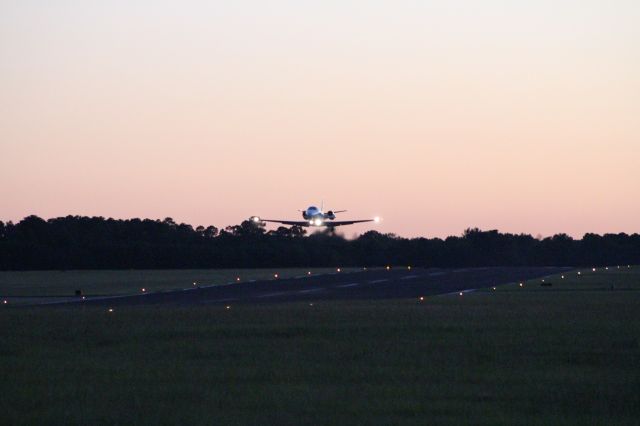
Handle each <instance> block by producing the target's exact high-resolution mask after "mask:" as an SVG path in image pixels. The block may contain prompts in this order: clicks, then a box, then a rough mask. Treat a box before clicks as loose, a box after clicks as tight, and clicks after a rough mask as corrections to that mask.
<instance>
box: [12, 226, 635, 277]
mask: <svg viewBox="0 0 640 426" xmlns="http://www.w3.org/2000/svg"><path fill="white" fill-rule="evenodd" d="M639 261H640V235H639V234H637V233H634V234H630V235H629V234H625V233H619V234H605V235H598V234H592V233H587V234H585V235H584V236H583V237H582V238H581V239H574V238H572V237H571V236H569V235H566V234H556V235H554V236H552V237H547V238H534V237H533V236H531V235H528V234H509V233H500V232H499V231H497V230H489V231H482V230H480V229H478V228H469V229H467V230H465V231H464V233H463V234H462V235H460V236H450V237H447V238H445V239H441V238H421V237H418V238H402V237H398V236H396V235H394V234H381V233H379V232H377V231H368V232H365V233H364V234H362V235H360V236H358V237H357V238H355V239H352V240H348V239H345V238H344V237H343V236H341V235H333V234H331V233H328V232H321V233H314V234H311V235H307V234H306V230H305V229H304V228H301V227H297V226H293V227H290V228H287V227H279V228H278V229H275V230H271V231H266V230H265V228H264V224H257V225H256V224H254V223H252V222H250V221H243V222H242V223H241V224H239V225H234V226H228V227H226V228H224V229H218V228H216V227H215V226H208V227H204V226H198V227H197V228H195V229H194V228H193V227H192V226H191V225H188V224H185V223H176V222H174V221H173V219H171V218H166V219H164V220H151V219H126V220H123V219H111V218H108V219H105V218H104V217H84V216H66V217H58V218H52V219H48V220H44V219H41V218H40V217H38V216H28V217H25V218H24V219H23V220H21V221H20V222H18V223H16V224H14V223H12V222H8V223H4V222H2V221H0V270H47V269H58V270H66V269H187V268H261V267H322V266H384V265H412V266H425V267H477V266H604V265H622V264H625V265H626V264H636V263H639Z"/></svg>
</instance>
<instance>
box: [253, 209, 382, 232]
mask: <svg viewBox="0 0 640 426" xmlns="http://www.w3.org/2000/svg"><path fill="white" fill-rule="evenodd" d="M298 211H300V212H302V218H303V219H304V220H275V219H262V218H260V217H259V216H251V221H252V222H254V223H260V222H274V223H281V224H283V225H297V226H312V227H321V226H326V227H327V228H329V229H330V230H332V231H333V230H334V228H335V227H336V226H343V225H352V224H354V223H362V222H380V218H379V217H374V218H373V219H360V220H338V221H336V220H335V218H336V213H344V212H346V210H335V211H332V210H329V211H328V212H326V213H325V212H323V204H321V207H320V208H317V207H316V206H309V207H308V208H307V209H306V210H298Z"/></svg>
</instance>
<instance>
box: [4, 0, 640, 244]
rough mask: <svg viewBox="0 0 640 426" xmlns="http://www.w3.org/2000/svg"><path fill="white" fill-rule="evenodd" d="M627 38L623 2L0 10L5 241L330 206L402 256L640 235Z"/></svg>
mask: <svg viewBox="0 0 640 426" xmlns="http://www.w3.org/2000/svg"><path fill="white" fill-rule="evenodd" d="M639 22H640V1H637V0H618V1H614V0H602V1H589V0H579V1H578V0H575V1H568V0H553V1H551V0H538V1H516V0H503V1H498V0H486V1H475V0H467V1H463V0H458V1H455V0H454V1H451V0H447V1H444V0H443V1H427V0H424V1H385V2H383V1H371V0H368V1H352V2H349V1H326V0H325V1H318V2H301V1H297V0H296V1H268V2H267V1H233V2H214V1H200V2H198V1H180V2H177V1H176V2H165V1H157V0H154V1H77V2H76V1H23V0H20V1H18V0H15V1H5V0H0V183H1V184H0V219H1V220H4V221H7V220H13V221H17V220H20V219H21V218H22V217H24V216H26V215H29V214H37V215H39V216H41V217H45V218H49V217H55V216H61V215H67V214H79V215H98V216H111V217H117V218H130V217H149V218H164V217H166V216H171V217H173V218H174V219H175V220H176V221H183V222H187V223H191V224H193V225H194V226H197V225H201V224H202V225H209V224H213V225H216V226H218V227H224V226H227V225H231V224H237V223H239V222H241V221H242V220H243V219H245V218H247V217H248V216H250V215H254V214H257V215H261V216H262V217H271V218H279V219H291V218H298V215H299V213H298V212H297V211H296V209H301V208H304V207H306V206H308V205H309V204H319V203H320V200H322V199H324V201H325V207H329V208H334V209H348V210H349V212H348V213H346V214H344V215H342V216H341V218H343V219H349V218H363V217H364V218H366V217H371V216H373V215H380V216H382V217H383V218H384V222H383V223H381V224H380V225H377V229H378V230H380V231H381V232H394V233H397V234H399V235H402V236H418V235H422V236H428V237H433V236H446V235H450V234H455V235H457V234H460V233H461V232H462V231H463V230H464V229H465V228H467V227H473V226H477V227H480V228H483V229H499V230H501V231H508V232H516V233H519V232H526V233H531V234H533V235H537V234H541V235H544V236H547V235H551V234H554V233H558V232H566V233H569V234H571V235H574V236H578V237H580V236H582V234H583V233H585V232H597V233H605V232H628V233H631V232H639V231H640V221H639V219H638V218H640V25H639V24H638V23H639ZM369 228H370V226H368V225H356V226H353V227H349V228H345V229H344V231H345V233H346V234H347V235H353V234H354V233H360V232H364V231H365V230H367V229H369Z"/></svg>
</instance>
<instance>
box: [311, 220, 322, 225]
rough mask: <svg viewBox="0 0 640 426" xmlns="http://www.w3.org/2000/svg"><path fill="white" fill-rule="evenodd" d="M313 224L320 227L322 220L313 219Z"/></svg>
mask: <svg viewBox="0 0 640 426" xmlns="http://www.w3.org/2000/svg"><path fill="white" fill-rule="evenodd" d="M313 224H314V225H316V226H320V225H322V220H321V219H315V220H314V221H313Z"/></svg>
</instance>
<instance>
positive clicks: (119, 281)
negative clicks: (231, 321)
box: [0, 268, 360, 301]
mask: <svg viewBox="0 0 640 426" xmlns="http://www.w3.org/2000/svg"><path fill="white" fill-rule="evenodd" d="M342 270H344V271H345V272H349V271H355V270H360V268H342ZM335 271H336V268H305V269H303V268H269V269H164V270H163V269H155V270H148V269H142V270H133V269H132V270H99V271H98V270H87V271H0V297H5V298H12V297H13V298H16V297H17V298H18V299H19V298H20V297H29V298H32V297H68V296H71V295H73V294H74V292H75V290H81V291H82V292H83V294H85V295H87V296H100V295H123V294H139V293H140V291H141V289H143V288H144V289H145V290H147V291H149V292H154V291H165V290H176V289H183V288H185V287H191V286H192V285H193V283H196V284H197V285H201V286H208V285H220V284H227V283H232V282H236V280H237V279H238V278H239V279H240V281H242V282H246V281H250V280H267V279H272V278H273V277H274V274H278V275H279V278H290V277H294V276H301V275H306V274H307V273H308V272H311V273H312V274H313V275H317V274H326V273H331V272H335ZM16 301H19V300H16Z"/></svg>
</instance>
